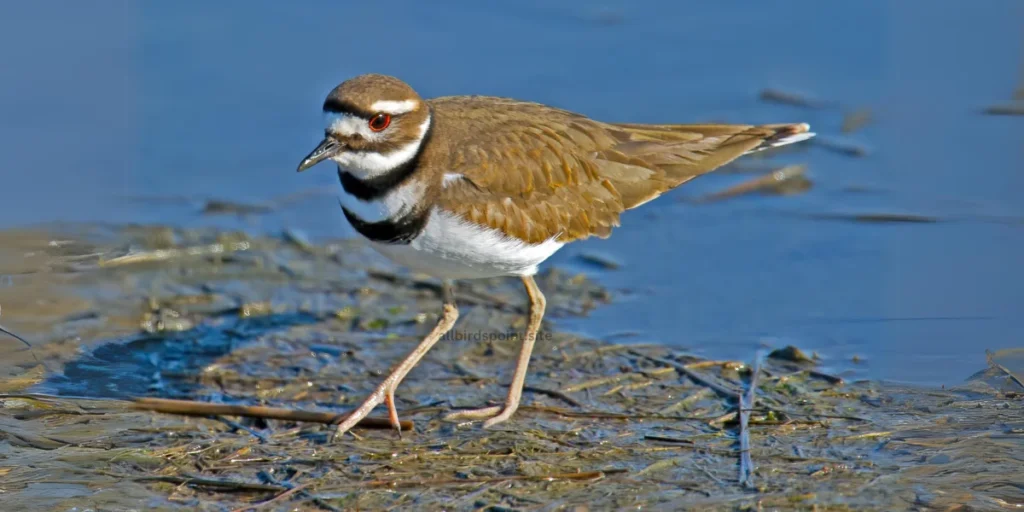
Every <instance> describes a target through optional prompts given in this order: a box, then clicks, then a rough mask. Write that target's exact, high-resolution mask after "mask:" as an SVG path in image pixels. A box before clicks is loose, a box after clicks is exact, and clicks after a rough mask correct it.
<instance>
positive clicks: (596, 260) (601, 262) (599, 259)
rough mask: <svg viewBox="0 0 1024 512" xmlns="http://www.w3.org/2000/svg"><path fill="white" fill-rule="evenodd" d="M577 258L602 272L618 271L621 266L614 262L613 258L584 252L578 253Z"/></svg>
mask: <svg viewBox="0 0 1024 512" xmlns="http://www.w3.org/2000/svg"><path fill="white" fill-rule="evenodd" d="M577 258H579V259H580V260H581V261H583V262H584V263H588V264H590V265H594V266H595V267H598V268H600V269H602V270H618V269H619V268H621V267H622V264H621V263H619V262H618V261H617V260H615V258H613V257H611V256H609V255H606V254H601V253H596V252H591V251H584V252H581V253H579V255H577Z"/></svg>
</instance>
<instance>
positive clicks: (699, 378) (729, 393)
mask: <svg viewBox="0 0 1024 512" xmlns="http://www.w3.org/2000/svg"><path fill="white" fill-rule="evenodd" d="M629 353H630V354H632V355H635V356H637V357H642V358H644V359H647V360H648V361H651V362H653V363H658V364H660V365H663V366H671V367H672V368H675V369H676V371H678V372H679V373H681V374H683V375H686V376H687V377H689V378H690V379H692V380H693V381H695V382H697V383H698V384H701V385H704V386H707V387H709V388H711V389H713V390H715V391H716V392H717V393H718V394H720V395H723V396H725V397H727V398H735V397H736V395H737V391H736V390H734V389H730V388H728V387H726V386H723V385H721V384H719V383H717V382H715V381H713V380H710V379H708V378H707V377H705V376H703V375H701V374H699V373H697V372H695V371H693V370H691V369H689V368H687V367H686V365H684V364H682V363H677V362H675V361H672V360H671V359H662V358H660V357H653V356H649V355H647V354H642V353H640V352H637V351H635V350H630V351H629Z"/></svg>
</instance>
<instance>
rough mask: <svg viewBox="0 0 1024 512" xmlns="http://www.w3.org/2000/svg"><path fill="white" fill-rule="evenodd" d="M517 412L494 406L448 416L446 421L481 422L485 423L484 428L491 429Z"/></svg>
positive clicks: (457, 412)
mask: <svg viewBox="0 0 1024 512" xmlns="http://www.w3.org/2000/svg"><path fill="white" fill-rule="evenodd" d="M514 412H516V408H515V407H512V408H510V407H506V406H494V407H484V408H481V409H470V410H468V411H456V412H453V413H451V414H448V415H446V416H445V417H444V419H446V420H448V421H467V420H468V421H480V420H487V421H485V422H484V425H483V426H484V428H491V427H493V426H494V425H497V424H498V423H501V422H503V421H506V420H508V419H509V418H511V417H512V413H514Z"/></svg>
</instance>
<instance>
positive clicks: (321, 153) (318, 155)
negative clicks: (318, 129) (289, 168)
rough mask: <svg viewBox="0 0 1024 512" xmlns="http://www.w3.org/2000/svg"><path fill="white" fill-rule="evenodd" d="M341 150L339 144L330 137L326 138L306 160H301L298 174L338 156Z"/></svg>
mask: <svg viewBox="0 0 1024 512" xmlns="http://www.w3.org/2000/svg"><path fill="white" fill-rule="evenodd" d="M340 149H341V144H340V143H339V142H338V141H336V140H334V139H333V138H331V137H326V138H325V139H324V140H322V141H321V142H320V145H318V146H317V147H316V149H314V150H313V151H312V152H310V153H309V154H308V155H306V158H303V159H302V162H301V163H300V164H299V168H298V169H297V171H298V172H302V171H305V170H306V169H309V168H310V167H313V166H314V165H316V164H318V163H320V162H323V161H324V160H327V159H328V158H330V157H332V156H334V155H336V154H338V151H339V150H340Z"/></svg>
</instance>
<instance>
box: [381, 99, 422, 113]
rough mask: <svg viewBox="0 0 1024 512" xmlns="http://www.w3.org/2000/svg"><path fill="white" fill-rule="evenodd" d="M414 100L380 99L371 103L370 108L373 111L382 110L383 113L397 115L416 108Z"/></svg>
mask: <svg viewBox="0 0 1024 512" xmlns="http://www.w3.org/2000/svg"><path fill="white" fill-rule="evenodd" d="M417 103H418V102H417V101H416V100H403V101H391V100H381V101H378V102H376V103H374V104H373V105H370V110H372V111H374V112H383V113H385V114H391V115H395V116H397V115H399V114H406V113H409V112H412V111H413V110H415V109H416V104H417Z"/></svg>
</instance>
